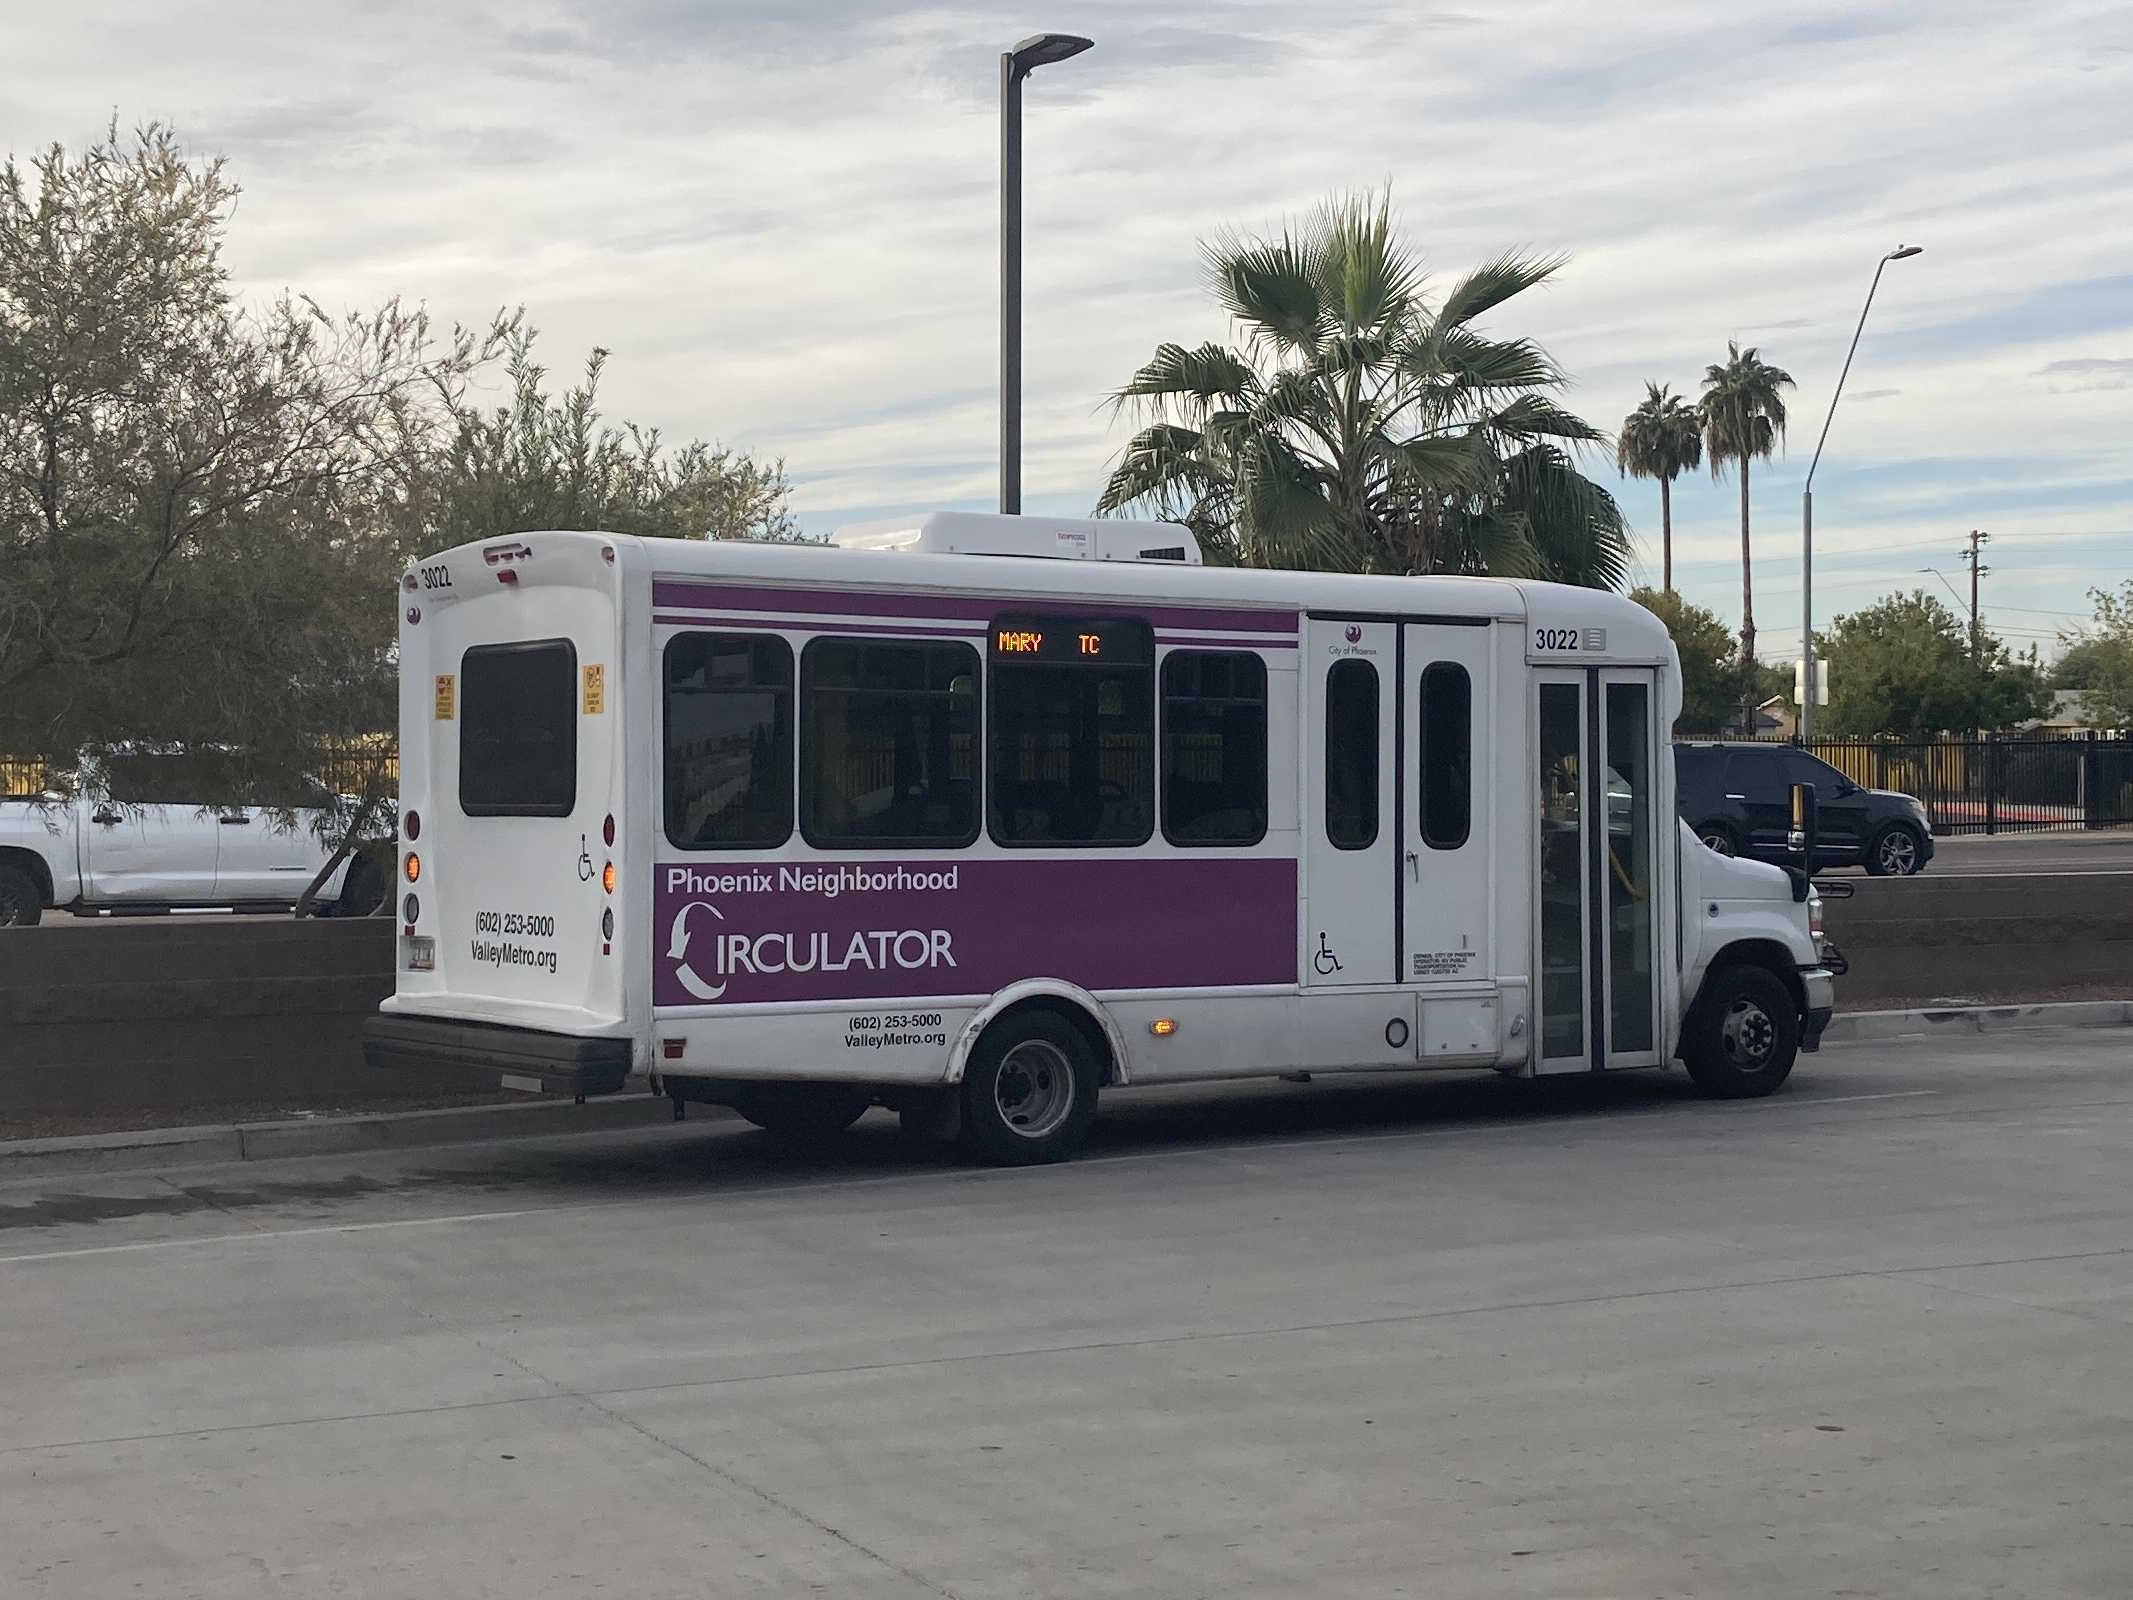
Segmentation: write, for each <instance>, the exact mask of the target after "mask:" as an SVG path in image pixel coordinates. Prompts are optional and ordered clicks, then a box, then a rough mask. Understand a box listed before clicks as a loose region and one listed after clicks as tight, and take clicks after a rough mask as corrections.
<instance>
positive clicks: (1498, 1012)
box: [366, 514, 1832, 1162]
mask: <svg viewBox="0 0 2133 1600" xmlns="http://www.w3.org/2000/svg"><path fill="white" fill-rule="evenodd" d="M398 599H399V604H400V609H401V626H400V671H401V690H400V802H401V819H402V820H401V839H400V842H399V852H400V853H399V860H398V876H397V880H396V883H395V887H394V899H395V902H396V908H395V909H396V911H397V921H398V932H397V938H396V947H397V950H396V968H397V987H396V992H395V993H394V995H393V996H392V997H391V998H390V999H389V1000H387V1001H386V1002H385V1004H384V1006H383V1008H382V1010H381V1012H380V1014H379V1015H378V1016H377V1017H375V1018H373V1019H372V1020H371V1022H370V1024H369V1027H368V1031H367V1034H366V1051H367V1054H368V1057H369V1059H370V1060H371V1061H372V1062H373V1063H376V1064H380V1065H389V1066H397V1067H415V1068H425V1069H430V1070H450V1071H454V1072H459V1073H463V1072H464V1070H465V1069H469V1068H472V1069H478V1070H480V1071H482V1072H484V1073H487V1074H491V1075H493V1080H494V1081H498V1082H501V1083H502V1084H504V1085H506V1086H510V1087H514V1088H522V1089H526V1090H530V1091H537V1092H548V1093H561V1094H572V1095H578V1096H584V1095H590V1094H604V1093H610V1092H614V1091H617V1090H620V1089H622V1088H623V1087H624V1086H625V1083H626V1082H628V1081H630V1080H632V1079H633V1078H634V1079H638V1080H642V1081H644V1082H647V1083H649V1085H650V1086H651V1088H652V1089H653V1090H654V1091H655V1092H658V1093H660V1094H663V1095H666V1096H668V1097H670V1098H671V1099H672V1100H673V1101H674V1103H675V1109H676V1113H677V1114H679V1113H680V1111H681V1109H682V1107H683V1106H684V1105H685V1104H686V1103H687V1102H689V1101H698V1102H708V1103H712V1104H719V1105H726V1106H730V1107H733V1108H734V1109H736V1110H738V1111H739V1112H740V1113H741V1114H742V1115H743V1116H745V1117H747V1118H749V1119H750V1120H752V1121H755V1122H757V1123H759V1124H761V1125H762V1126H764V1127H767V1128H770V1129H772V1130H774V1131H777V1132H780V1133H785V1134H790V1135H795V1136H819V1135H822V1134H824V1133H827V1132H831V1131H834V1130H839V1129H842V1128H844V1127H846V1126H848V1125H849V1124H851V1123H852V1122H853V1121H854V1120H856V1119H857V1118H858V1117H859V1116H860V1115H861V1114H862V1113H863V1112H864V1111H866V1109H867V1108H868V1107H869V1106H872V1105H884V1106H888V1107H890V1108H892V1109H894V1110H896V1111H898V1112H900V1113H901V1114H902V1115H903V1116H904V1118H905V1119H906V1121H907V1123H909V1124H910V1125H911V1126H913V1127H914V1128H917V1129H923V1130H928V1131H931V1132H934V1133H937V1134H945V1133H947V1132H950V1131H952V1130H957V1129H959V1130H960V1132H961V1134H962V1136H963V1138H964V1139H965V1140H966V1141H967V1142H968V1143H969V1144H970V1145H971V1146H972V1147H973V1148H974V1149H975V1150H977V1151H978V1152H980V1153H982V1154H983V1155H985V1156H988V1157H990V1158H992V1159H994V1160H998V1161H1003V1162H1031V1161H1044V1160H1053V1159H1057V1158H1059V1157H1061V1156H1063V1155H1066V1154H1068V1153H1069V1152H1071V1151H1072V1150H1073V1149H1074V1148H1075V1147H1076V1145H1077V1144H1078V1142H1079V1141H1080V1140H1081V1138H1082V1137H1083V1135H1084V1134H1085V1133H1086V1131H1087V1129H1088V1126H1089V1122H1090V1119H1091V1117H1092V1116H1093V1115H1094V1113H1095V1109H1096V1101H1097V1096H1098V1094H1099V1093H1100V1092H1109V1091H1112V1090H1123V1089H1125V1088H1127V1087H1129V1086H1131V1085H1134V1084H1151V1083H1179V1082H1189V1081H1197V1080H1210V1079H1222V1078H1241V1077H1249V1076H1254V1075H1261V1074H1265V1075H1276V1074H1293V1073H1297V1072H1313V1073H1319V1072H1326V1073H1331V1072H1383V1071H1389V1070H1398V1069H1406V1070H1446V1069H1477V1068H1478V1069H1484V1070H1494V1071H1497V1072H1503V1073H1509V1074H1513V1075H1517V1076H1539V1075H1546V1074H1553V1073H1569V1072H1586V1073H1589V1072H1603V1071H1616V1070H1622V1069H1629V1068H1637V1067H1658V1066H1662V1065H1665V1064H1667V1063H1669V1062H1671V1061H1674V1060H1676V1059H1677V1058H1678V1059H1679V1060H1681V1061H1682V1062H1683V1063H1684V1064H1685V1065H1686V1067H1687V1068H1688V1070H1689V1072H1690V1073H1691V1074H1692V1075H1693V1076H1694V1078H1695V1079H1696V1081H1697V1082H1698V1083H1699V1084H1700V1085H1702V1086H1703V1087H1704V1088H1705V1089H1707V1090H1709V1091H1710V1092H1713V1093H1716V1094H1721V1095H1758V1094H1765V1093H1768V1092H1769V1091H1770V1090H1772V1089H1774V1088H1776V1087H1777V1086H1778V1085H1779V1084H1780V1083H1782V1082H1783V1081H1784V1079H1785V1076H1786V1074H1787V1073H1788V1072H1789V1071H1790V1070H1791V1068H1792V1064H1793V1059H1794V1055H1795V1053H1796V1051H1798V1050H1800V1049H1807V1050H1812V1049H1814V1048H1815V1046H1816V1044H1817V1042H1818V1040H1819V1038H1820V1035H1821V1032H1822V1030H1823V1027H1824V1026H1825V1024H1826V1023H1827V1021H1828V1019H1829V1015H1830V1009H1831V1004H1832V977H1831V971H1830V966H1831V962H1830V961H1829V960H1827V959H1825V955H1824V946H1823V942H1822V939H1821V933H1820V927H1819V912H1820V901H1819V897H1818V896H1817V895H1816V894H1815V893H1814V892H1813V890H1812V888H1811V886H1810V885H1809V884H1808V882H1807V879H1806V877H1805V875H1804V874H1802V873H1798V872H1791V873H1788V872H1787V871H1783V870H1780V869H1779V868H1776V867H1772V866H1766V865H1761V864H1758V863H1755V862H1751V861H1741V860H1728V859H1725V858H1722V857H1719V856H1717V855H1714V854H1712V853H1711V852H1709V851H1707V850H1705V849H1704V848H1703V847H1702V846H1701V845H1700V844H1698V843H1697V842H1696V840H1695V839H1694V837H1693V836H1692V835H1690V834H1688V833H1687V831H1686V830H1685V829H1684V828H1683V827H1682V826H1681V825H1680V823H1679V822H1678V821H1677V820H1676V818H1675V814H1674V775H1673V762H1672V759H1671V754H1670V744H1669V730H1670V728H1671V725H1672V722H1673V718H1674V714H1675V712H1676V710H1677V708H1678V706H1679V703H1680V672H1679V666H1678V663H1677V660H1676V657H1675V653H1674V649H1673V646H1672V644H1671V642H1670V640H1669V639H1668V636H1667V633H1666V630H1665V628H1664V627H1663V626H1662V625H1661V624H1660V623H1659V621H1658V620H1657V619H1656V618H1655V617H1653V616H1652V615H1651V614H1650V613H1649V612H1647V611H1645V610H1644V609H1643V608H1641V607H1639V606H1637V605H1634V604H1632V603H1631V602H1629V601H1627V600H1625V599H1622V598H1620V597H1618V596H1615V595H1612V594H1606V593H1599V592H1595V591H1591V590H1586V589H1576V588H1566V587H1561V586H1557V585H1551V584H1544V583H1527V582H1513V581H1502V580H1494V579H1482V578H1402V577H1372V576H1348V575H1338V574H1326V573H1301V572H1265V571H1247V570H1236V569H1227V568H1215V567H1207V566H1203V565H1201V563H1200V557H1199V551H1198V549H1197V547H1196V546H1195V544H1194V541H1193V538H1192V535H1191V534H1190V533H1189V532H1188V531H1187V530H1185V529H1183V528H1181V527H1176V526H1173V525H1169V524H1161V523H1154V524H1151V523H1127V522H1115V521H1095V522H1084V521H1067V520H1061V519H1049V518H1040V517H996V516H979V515H973V514H936V515H933V516H928V517H924V518H918V519H913V520H910V521H907V522H901V523H886V524H874V525H870V526H865V527H860V528H853V529H847V530H844V531H842V532H840V533H839V534H837V535H835V536H834V537H833V538H832V539H831V541H830V542H829V543H828V544H827V545H816V546H806V545H774V544H753V543H724V542H695V541H683V540H667V539H638V538H633V537H626V536H622V535H616V534H602V533H569V532H556V533H527V534H523V535H519V536H516V537H512V538H508V539H502V540H496V541H492V542H489V543H485V544H476V545H463V546H461V547H459V548H457V549H452V550H447V551H444V552H442V553H441V554H438V555H436V556H433V557H430V558H428V559H425V560H423V561H421V562H418V563H417V564H415V565H414V566H413V567H412V568H411V569H410V570H409V571H408V572H407V574H406V576H405V578H404V580H403V590H402V592H401V594H400V595H399V597H398Z"/></svg>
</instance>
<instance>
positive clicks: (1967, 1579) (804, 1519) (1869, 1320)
mask: <svg viewBox="0 0 2133 1600" xmlns="http://www.w3.org/2000/svg"><path fill="white" fill-rule="evenodd" d="M2129 1173H2133V1032H2128V1031H2125V1030H2098V1031H2094V1032H2072V1031H2063V1032H2050V1033H2018V1034H2012V1035H2005V1036H1999V1037H1992V1036H1987V1037H1982V1038H1980V1037H1970V1038H1964V1039H1953V1040H1951V1039H1946V1038H1935V1039H1933V1040H1930V1041H1926V1040H1921V1041H1911V1042H1898V1043H1893V1044H1877V1045H1853V1046H1840V1047H1835V1048H1832V1049H1830V1050H1827V1051H1825V1052H1824V1053H1823V1054H1822V1055H1821V1056H1820V1057H1818V1058H1813V1059H1810V1060H1808V1061H1806V1062H1804V1063H1803V1066H1802V1070H1801V1071H1800V1073H1799V1074H1798V1075H1797V1076H1796V1078H1795V1080H1794V1084H1793V1086H1792V1087H1791V1088H1790V1089H1789V1090H1788V1091H1787V1092H1786V1093H1785V1094H1783V1095H1781V1096H1779V1097H1777V1098H1775V1099H1773V1100H1770V1101H1765V1102H1756V1103H1748V1104H1730V1105H1728V1104H1714V1103H1709V1102H1705V1101H1702V1100H1699V1099H1696V1098H1694V1097H1693V1095H1692V1094H1691V1093H1690V1092H1689V1090H1688V1089H1687V1087H1686V1085H1685V1083H1684V1082H1683V1081H1682V1080H1681V1079H1680V1078H1679V1077H1668V1076H1658V1075H1639V1076H1633V1077H1628V1078H1624V1079H1616V1080H1607V1081H1601V1082H1591V1081H1580V1082H1578V1083H1574V1084H1570V1085H1552V1086H1544V1088H1538V1089H1537V1088H1536V1087H1535V1086H1530V1085H1524V1084H1518V1083H1513V1082H1508V1081H1503V1080H1497V1079H1481V1080H1475V1079H1470V1078H1458V1079H1446V1078H1439V1079H1431V1080H1410V1081H1408V1082H1406V1083H1404V1084H1400V1085H1397V1086H1391V1087H1388V1086H1386V1085H1385V1084H1383V1083H1381V1082H1374V1083H1368V1084H1355V1083H1351V1084H1342V1083H1339V1082H1336V1081H1326V1080H1321V1081H1320V1082H1318V1083H1314V1084H1311V1085H1308V1086H1291V1085H1279V1086H1258V1085H1254V1086H1251V1087H1249V1088H1243V1089H1225V1090H1215V1091H1195V1092H1193V1093H1182V1092H1165V1093H1163V1094H1160V1095H1157V1094H1148V1095H1143V1096H1141V1097H1139V1098H1128V1097H1120V1098H1119V1099H1118V1100H1117V1101H1116V1102H1115V1108H1114V1110H1113V1111H1112V1114H1111V1115H1109V1116H1108V1117H1107V1119H1106V1120H1105V1122H1104V1123H1102V1124H1101V1125H1100V1126H1099V1129H1098V1138H1097V1140H1096V1142H1095V1145H1094V1147H1093V1148H1092V1150H1091V1153H1090V1154H1089V1156H1088V1157H1087V1158H1085V1159H1083V1160H1081V1161H1079V1162H1077V1163H1074V1164H1071V1165H1067V1166H1062V1167H1056V1168H1049V1169H1043V1170H1038V1171H1024V1172H1000V1171H992V1170H979V1169H972V1168H968V1167H965V1166H961V1165H958V1164H955V1163H954V1162H952V1161H949V1160H947V1159H945V1158H942V1157H940V1156H938V1155H935V1154H931V1153H928V1152H926V1151H923V1150H920V1149H917V1148H914V1147H911V1146H908V1145H906V1144H904V1143H902V1142H901V1140H900V1139H899V1138H898V1136H897V1135H896V1133H895V1132H894V1130H893V1126H892V1125H890V1124H888V1123H887V1122H885V1121H884V1122H882V1123H881V1124H880V1125H879V1126H876V1125H875V1122H874V1120H873V1119H869V1121H868V1122H866V1123H863V1124H862V1125H861V1128H860V1130H859V1132H858V1133H857V1134H856V1135H855V1136H854V1137H853V1138H852V1139H851V1140H850V1141H848V1142H847V1143H846V1144H844V1145H842V1146H841V1147H839V1148H837V1149H836V1150H834V1151H832V1152H829V1153H825V1154H817V1155H809V1156H801V1155H795V1154H792V1153H789V1152H785V1151H782V1150H780V1149H778V1148H777V1147H776V1146H774V1145H773V1144H772V1143H771V1142H770V1141H769V1140H768V1139H767V1137H765V1136H763V1135H760V1134H757V1133H754V1132H752V1131H746V1130H743V1129H740V1128H737V1127H735V1126H733V1125H731V1124H718V1125H704V1124H698V1123H688V1124H683V1125H680V1126H676V1127H664V1128H659V1129H654V1130H649V1131H644V1132H638V1133H634V1134H627V1135H613V1136H600V1137H584V1138H577V1139H558V1140H547V1141H537V1142H520V1143H513V1144H500V1145H490V1146H481V1147H462V1148H456V1149H451V1150H427V1151H412V1152H401V1153H397V1154H390V1155H387V1154H379V1155H374V1156H369V1157H362V1158H342V1159H336V1160H321V1161H313V1162H304V1163H284V1164H264V1163H253V1164H250V1165H247V1166H244V1167H240V1168H230V1169H218V1170H203V1169H198V1168H195V1169H189V1170H186V1171H183V1172H177V1173H172V1174H169V1175H167V1176H166V1177H156V1176H151V1175H129V1176H125V1177H118V1176H110V1177H104V1178H95V1177H83V1178H73V1179H65V1180H46V1181H43V1182H28V1183H19V1184H14V1185H9V1186H6V1187H0V1593H6V1594H8V1595H25V1596H31V1595H35V1596H44V1595H53V1596H76V1595H79V1596H97V1597H103V1596H110V1595H121V1594H129V1593H147V1594H155V1595H158V1596H178V1595H215V1596H250V1595H290V1594H305V1595H308V1594H326V1593H347V1594H362V1595H366V1596H402V1595H405V1596H423V1597H425V1600H428V1597H434V1596H437V1595H451V1596H453V1597H455V1600H466V1597H473V1596H492V1595H493V1596H509V1597H511V1600H529V1597H534V1596H558V1597H563V1596H568V1597H572V1600H578V1597H583V1596H588V1595H594V1594H603V1593H605V1594H615V1595H629V1596H664V1595H688V1596H692V1597H693V1596H703V1595H720V1596H723V1595H742V1594H745V1595H762V1596H788V1595H790V1596H801V1595H813V1594H832V1595H839V1596H907V1595H908V1596H919V1595H953V1596H960V1597H965V1600H977V1597H980V1596H987V1597H990V1596H998V1597H1002V1600H1005V1597H1010V1596H1012V1597H1028V1596H1053V1595H1058V1596H1067V1595H1075V1596H1081V1595H1117V1596H1125V1595H1133V1596H1164V1597H1168V1596H1197V1595H1208V1596H1216V1595H1220V1596H1234V1595H1265V1596H1276V1595H1280V1596H1294V1595H1327V1596H1357V1595H1415V1596H1432V1597H1450V1596H1469V1595H1490V1596H1514V1595H1515V1596H1530V1595H1681V1596H1689V1595H1695V1596H1711V1595H1751V1594H1752V1595H1766V1594H1767V1595H1784V1596H1798V1595H1810V1594H1815V1595H1827V1594H1844V1595H1932V1596H1935V1597H1949V1596H1967V1595H1987V1594H1998V1595H2023V1596H2042V1595H2054V1596H2064V1595H2096V1596H2123V1595H2125V1594H2127V1593H2129V1592H2133V1497H2129V1495H2128V1492H2127V1485H2128V1483H2129V1482H2133V1337H2129V1324H2133V1259H2129V1251H2133V1182H2129V1180H2128V1174H2129Z"/></svg>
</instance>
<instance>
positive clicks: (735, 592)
mask: <svg viewBox="0 0 2133 1600" xmlns="http://www.w3.org/2000/svg"><path fill="white" fill-rule="evenodd" d="M652 604H653V605H654V606H655V607H662V606H663V607H685V608H687V609H689V610H697V611H702V610H709V611H720V612H725V611H772V612H790V613H794V614H798V615H809V616H824V617H924V618H928V619H937V618H942V617H954V618H959V619H962V620H965V621H974V622H983V623H990V622H991V621H992V619H993V618H994V617H995V616H997V615H999V614H1001V613H1003V612H1005V613H1014V614H1017V615H1026V614H1032V613H1034V614H1037V615H1069V616H1086V617H1137V618H1140V619H1141V620H1142V621H1145V622H1148V623H1150V624H1152V625H1154V626H1155V627H1158V628H1181V629H1198V630H1207V631H1214V632H1221V633H1271V634H1282V635H1285V636H1288V637H1294V636H1295V634H1296V630H1297V623H1296V616H1297V614H1296V613H1295V612H1294V611H1250V610H1237V609H1234V608H1225V607H1216V606H1179V605H1167V606H1134V605H1120V604H1117V603H1115V602H1100V601H1084V600H1081V599H1079V598H1077V597H1074V596H1071V595H1041V596H1040V595H1028V596H1023V597H1021V598H1018V599H996V598H979V597H976V596H958V595H941V594H899V593H878V594H877V593H869V592H865V591H855V590H850V589H767V588H765V589H753V588H746V587H742V586H738V585H733V584H717V583H695V582H690V581H686V580H683V579H676V578H661V579H656V580H654V582H653V584H652Z"/></svg>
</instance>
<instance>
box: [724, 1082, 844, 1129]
mask: <svg viewBox="0 0 2133 1600" xmlns="http://www.w3.org/2000/svg"><path fill="white" fill-rule="evenodd" d="M873 1103H874V1100H873V1096H871V1095H869V1094H867V1093H866V1092H865V1091H864V1090H858V1089H837V1088H825V1087H823V1086H821V1085H818V1084H791V1085H781V1086H779V1087H777V1088H770V1089H757V1090H753V1091H751V1092H750V1093H748V1094H745V1095H742V1096H739V1097H738V1098H736V1099H735V1100H734V1102H733V1109H734V1110H735V1111H738V1112H739V1113H740V1114H741V1117H742V1118H743V1120H745V1121H748V1122H752V1123H754V1124H755V1125H756V1126H757V1127H758V1128H761V1129H762V1130H763V1131H764V1132H765V1133H768V1134H772V1135H774V1136H775V1137H777V1138H780V1139H786V1140H790V1141H792V1142H793V1143H796V1144H807V1143H814V1142H818V1141H820V1140H824V1139H834V1138H836V1137H837V1135H838V1134H840V1133H842V1132H844V1130H845V1129H847V1128H849V1127H850V1126H851V1125H852V1124H853V1123H855V1122H857V1121H858V1120H859V1119H860V1118H861V1117H863V1116H865V1115H866V1110H867V1107H868V1106H870V1105H872V1104H873Z"/></svg>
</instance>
